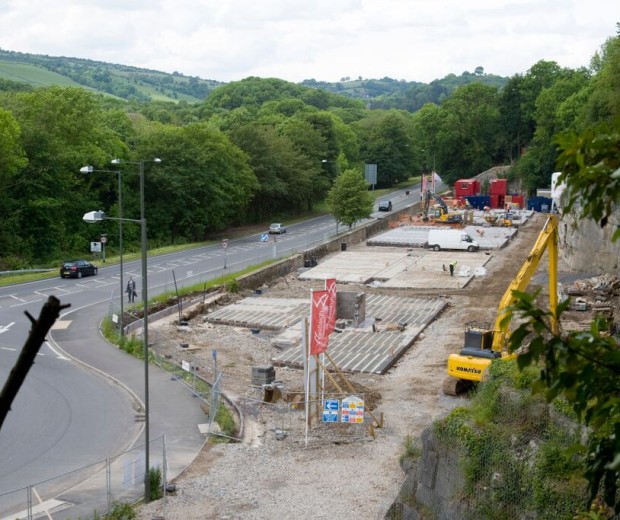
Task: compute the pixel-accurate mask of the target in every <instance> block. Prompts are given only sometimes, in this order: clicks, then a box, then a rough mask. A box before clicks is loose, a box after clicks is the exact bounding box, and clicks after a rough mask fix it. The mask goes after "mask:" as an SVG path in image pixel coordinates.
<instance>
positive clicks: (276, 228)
mask: <svg viewBox="0 0 620 520" xmlns="http://www.w3.org/2000/svg"><path fill="white" fill-rule="evenodd" d="M269 233H277V234H278V235H281V234H282V233H286V226H285V225H284V224H271V226H269Z"/></svg>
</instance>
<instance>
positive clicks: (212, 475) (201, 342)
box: [138, 216, 543, 520]
mask: <svg viewBox="0 0 620 520" xmlns="http://www.w3.org/2000/svg"><path fill="white" fill-rule="evenodd" d="M542 223H543V220H542V216H539V217H534V219H532V222H530V223H528V225H527V226H524V227H523V228H522V229H520V230H519V233H518V234H517V236H516V238H515V239H514V240H513V241H512V243H511V244H510V245H508V246H507V247H506V248H504V249H503V250H501V251H498V252H494V253H493V256H492V258H491V260H490V262H489V263H488V264H487V266H486V268H487V275H486V276H484V277H481V278H477V279H476V280H474V281H473V282H472V283H471V284H470V285H469V286H468V287H466V288H464V289H460V290H458V291H454V292H453V293H451V294H446V295H443V296H442V297H445V298H447V299H448V301H449V307H448V308H447V310H446V311H444V313H443V314H442V315H441V316H440V317H439V318H438V319H437V320H436V321H434V322H433V323H431V324H430V325H429V327H427V329H426V330H425V331H424V333H423V334H422V335H421V337H420V338H419V339H418V340H417V341H416V343H415V344H414V345H413V347H412V348H411V349H410V350H409V351H408V352H407V353H406V354H405V355H404V356H403V357H402V358H401V360H400V361H399V362H398V363H397V365H396V366H395V367H393V368H392V369H391V370H390V371H389V373H388V374H386V375H384V376H377V375H375V376H368V375H355V376H354V377H352V380H353V381H354V383H355V384H356V385H358V388H360V389H362V390H363V391H364V392H368V395H370V394H371V393H372V392H374V395H375V396H377V398H378V402H377V407H376V409H375V411H374V413H375V415H376V416H378V414H380V413H382V414H383V417H384V426H383V427H382V428H377V429H376V430H375V431H376V437H375V438H374V439H373V438H372V437H371V436H370V434H369V433H368V432H367V430H366V429H365V428H363V427H358V426H355V427H353V428H348V429H346V430H344V429H342V428H340V429H334V428H333V426H332V428H325V427H324V426H322V425H313V427H312V428H310V431H309V433H308V439H307V442H306V432H305V426H304V423H303V418H302V417H303V411H298V412H289V413H287V412H285V411H283V410H284V408H285V406H283V405H282V404H280V405H278V406H267V405H264V406H259V405H258V404H257V403H256V400H258V399H260V397H261V395H260V393H259V390H257V389H255V388H253V387H252V386H251V367H252V366H256V365H264V364H270V361H269V360H270V357H271V356H273V355H275V354H277V352H278V351H277V350H276V349H275V348H274V347H271V346H270V345H269V342H268V341H267V340H266V339H265V338H258V337H255V335H253V334H251V332H250V331H248V330H244V329H239V328H233V327H226V326H212V325H208V324H205V323H204V321H203V320H202V317H201V316H198V317H196V318H194V319H192V320H191V322H190V323H189V327H188V329H187V330H185V331H182V332H179V331H178V330H177V327H176V325H175V324H173V323H171V322H170V321H161V322H157V323H153V324H152V325H151V326H152V327H154V328H157V327H158V328H159V332H160V333H161V334H164V335H167V336H169V337H170V338H171V344H174V345H178V343H179V342H180V341H185V342H188V343H189V344H190V345H191V346H197V350H195V351H193V355H194V356H195V359H196V362H197V363H198V365H199V366H201V367H208V366H209V365H210V364H211V363H212V361H211V352H212V349H214V348H215V349H217V351H218V367H221V368H222V369H223V371H224V374H225V379H224V391H225V392H226V393H227V394H228V395H229V396H230V397H232V398H233V399H234V400H235V401H237V402H238V403H240V404H241V405H242V406H243V409H244V411H245V414H246V417H245V435H244V439H243V442H241V443H237V444H211V443H210V444H207V445H206V446H205V448H204V449H203V451H202V452H201V453H200V454H199V456H198V457H197V458H196V460H195V461H194V462H193V463H192V464H191V465H190V466H189V467H188V468H187V469H186V471H185V472H183V473H182V474H181V475H180V476H179V477H177V478H176V479H175V481H174V483H175V484H176V488H177V489H176V494H174V495H171V496H168V497H167V499H166V501H165V503H164V501H162V500H160V501H157V502H153V503H151V504H148V505H145V506H141V507H140V509H139V511H138V519H140V520H150V519H153V518H157V517H164V518H166V519H170V520H193V519H212V518H213V519H265V518H271V519H276V520H277V519H289V518H301V519H306V518H313V519H377V518H382V517H383V516H384V514H385V512H386V511H387V509H388V508H389V506H390V504H391V503H392V501H393V500H394V498H395V497H396V495H397V494H398V491H399V488H400V486H401V484H402V482H403V480H404V477H405V475H404V473H403V472H402V470H401V469H400V466H399V457H400V456H401V454H402V453H403V452H404V442H405V438H406V437H407V436H412V438H413V439H416V440H417V439H418V438H419V435H420V434H421V432H422V430H423V429H424V428H426V427H427V426H429V425H430V424H431V423H432V422H433V421H434V420H435V419H438V418H440V417H442V416H444V415H445V414H446V413H447V412H448V411H449V410H450V409H452V408H453V407H454V406H458V405H462V404H465V402H466V401H465V400H464V398H461V397H458V398H454V397H447V396H444V395H443V393H442V390H441V387H442V382H443V380H444V377H445V366H446V360H447V356H448V354H450V353H451V352H454V351H457V350H458V349H459V348H460V346H461V344H462V342H463V331H464V326H465V323H466V322H468V321H472V320H485V321H491V322H492V321H493V320H494V319H495V314H496V311H497V304H498V302H499V300H500V297H501V295H502V294H503V292H504V291H505V290H506V287H507V285H508V283H509V281H510V280H511V278H512V277H514V275H515V274H516V272H517V271H518V269H519V267H520V265H521V264H522V262H523V261H524V259H525V256H526V254H527V253H528V252H529V250H530V249H531V246H532V245H533V242H534V240H535V239H536V236H537V235H538V232H539V230H540V228H541V226H542ZM542 265H543V262H541V266H542ZM539 269H540V268H539ZM310 287H312V285H311V283H310V282H302V281H299V280H297V279H296V277H295V276H290V277H288V278H287V280H286V281H284V280H280V281H278V282H277V283H276V284H275V285H273V286H271V287H270V288H269V297H272V298H273V297H277V296H279V295H280V296H282V297H294V296H296V297H304V298H306V297H309V289H310ZM340 289H344V288H343V287H341V286H340V285H339V290H340ZM346 290H366V291H368V290H369V289H367V288H360V287H358V288H352V287H349V286H347V287H346ZM417 293H419V291H416V293H415V294H413V293H412V292H411V291H409V292H403V293H400V294H398V293H397V292H395V291H390V294H394V295H399V296H403V295H407V296H409V297H415V296H416V294H417ZM177 348H178V347H177ZM170 349H171V350H170V351H169V352H168V353H169V354H170V355H172V356H174V355H176V353H175V350H174V349H175V347H173V346H172V347H170ZM205 370H206V368H205ZM276 372H277V373H276V378H277V379H278V380H282V381H283V382H284V384H285V386H286V388H287V390H290V389H300V388H301V387H302V376H303V374H302V373H301V371H298V370H293V369H281V368H277V369H276ZM280 403H282V402H281V401H280ZM277 430H285V431H287V436H286V437H285V438H284V439H282V440H278V439H276V433H277Z"/></svg>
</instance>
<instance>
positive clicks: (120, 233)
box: [80, 164, 125, 341]
mask: <svg viewBox="0 0 620 520" xmlns="http://www.w3.org/2000/svg"><path fill="white" fill-rule="evenodd" d="M94 172H102V173H116V174H117V176H118V217H119V218H118V247H119V257H120V258H119V265H120V270H121V274H120V282H121V288H120V298H121V317H120V323H119V326H120V327H119V328H120V334H121V341H123V338H124V337H125V308H124V306H123V302H124V301H125V300H124V296H123V290H124V289H125V285H124V283H123V190H122V182H121V171H120V170H118V171H114V170H95V169H94V168H93V167H92V165H90V164H89V165H88V166H83V167H82V168H80V173H94Z"/></svg>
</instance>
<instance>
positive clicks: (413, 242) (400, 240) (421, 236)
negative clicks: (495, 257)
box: [367, 225, 518, 249]
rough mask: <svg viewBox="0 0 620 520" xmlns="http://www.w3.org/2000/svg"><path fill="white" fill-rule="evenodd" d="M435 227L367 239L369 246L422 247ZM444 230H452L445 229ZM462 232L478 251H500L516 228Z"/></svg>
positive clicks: (471, 228)
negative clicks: (474, 243) (471, 240)
mask: <svg viewBox="0 0 620 520" xmlns="http://www.w3.org/2000/svg"><path fill="white" fill-rule="evenodd" d="M431 229H439V225H435V226H400V227H397V228H394V229H390V230H389V231H386V232H385V233H381V234H380V235H377V236H375V237H373V238H370V239H368V241H367V244H368V245H369V246H401V247H412V248H415V247H424V246H425V245H426V244H427V243H428V233H429V231H430V230H431ZM445 229H453V228H449V227H446V228H445ZM463 230H464V231H465V232H466V233H467V234H468V235H470V236H471V237H472V238H474V239H475V240H476V241H477V242H478V243H479V244H480V249H500V248H502V247H504V246H505V245H506V244H507V243H508V242H509V241H510V240H512V238H513V237H514V236H515V234H516V233H517V232H518V228H503V227H490V226H489V227H484V226H465V228H463Z"/></svg>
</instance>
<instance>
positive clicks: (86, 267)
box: [60, 260, 97, 278]
mask: <svg viewBox="0 0 620 520" xmlns="http://www.w3.org/2000/svg"><path fill="white" fill-rule="evenodd" d="M91 274H92V275H95V274H97V266H96V265H93V264H91V263H90V262H87V261H86V260H68V261H66V262H63V264H62V266H61V267H60V277H61V278H82V276H88V275H91Z"/></svg>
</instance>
